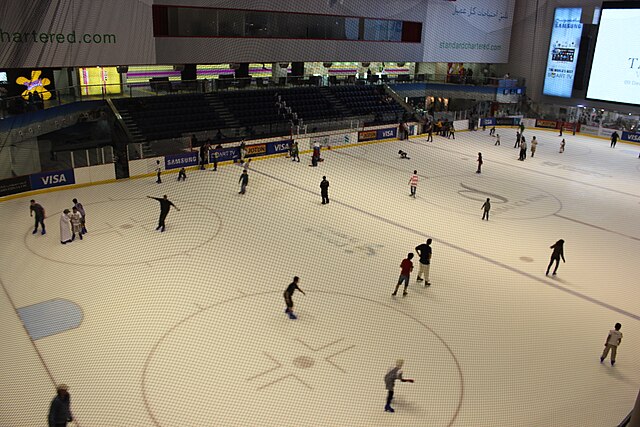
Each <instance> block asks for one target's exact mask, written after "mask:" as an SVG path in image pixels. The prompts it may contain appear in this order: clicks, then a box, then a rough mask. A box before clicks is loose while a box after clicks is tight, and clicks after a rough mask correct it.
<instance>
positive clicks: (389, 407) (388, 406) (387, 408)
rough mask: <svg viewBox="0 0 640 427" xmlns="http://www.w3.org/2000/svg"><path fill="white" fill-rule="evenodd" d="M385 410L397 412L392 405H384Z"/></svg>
mask: <svg viewBox="0 0 640 427" xmlns="http://www.w3.org/2000/svg"><path fill="white" fill-rule="evenodd" d="M384 412H396V410H395V409H393V408H392V407H391V406H390V405H387V406H385V407H384Z"/></svg>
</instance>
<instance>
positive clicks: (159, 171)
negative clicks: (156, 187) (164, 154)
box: [156, 160, 162, 184]
mask: <svg viewBox="0 0 640 427" xmlns="http://www.w3.org/2000/svg"><path fill="white" fill-rule="evenodd" d="M161 174H162V166H160V160H156V184H162V178H160V175H161Z"/></svg>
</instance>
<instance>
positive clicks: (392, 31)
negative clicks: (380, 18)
mask: <svg viewBox="0 0 640 427" xmlns="http://www.w3.org/2000/svg"><path fill="white" fill-rule="evenodd" d="M401 40H402V21H389V41H392V42H399V41H401Z"/></svg>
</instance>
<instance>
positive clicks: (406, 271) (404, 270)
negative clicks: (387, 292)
mask: <svg viewBox="0 0 640 427" xmlns="http://www.w3.org/2000/svg"><path fill="white" fill-rule="evenodd" d="M412 258H413V252H412V253H410V254H408V255H407V257H406V258H405V259H403V260H402V262H401V263H400V278H399V279H398V284H397V285H396V290H395V291H393V293H392V294H391V295H393V296H396V294H397V293H398V288H399V287H400V284H402V282H404V292H402V296H403V297H404V296H406V295H407V286H409V275H410V274H411V272H412V271H413V263H412V262H411V259H412Z"/></svg>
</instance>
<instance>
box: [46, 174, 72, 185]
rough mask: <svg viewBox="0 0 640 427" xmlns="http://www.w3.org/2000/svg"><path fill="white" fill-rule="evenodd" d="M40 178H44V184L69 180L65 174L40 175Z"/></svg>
mask: <svg viewBox="0 0 640 427" xmlns="http://www.w3.org/2000/svg"><path fill="white" fill-rule="evenodd" d="M40 179H41V180H42V183H43V184H44V185H51V184H60V183H63V182H67V177H66V176H64V174H59V175H47V176H43V177H40Z"/></svg>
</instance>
